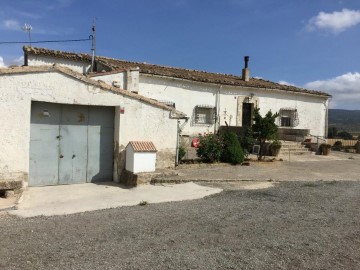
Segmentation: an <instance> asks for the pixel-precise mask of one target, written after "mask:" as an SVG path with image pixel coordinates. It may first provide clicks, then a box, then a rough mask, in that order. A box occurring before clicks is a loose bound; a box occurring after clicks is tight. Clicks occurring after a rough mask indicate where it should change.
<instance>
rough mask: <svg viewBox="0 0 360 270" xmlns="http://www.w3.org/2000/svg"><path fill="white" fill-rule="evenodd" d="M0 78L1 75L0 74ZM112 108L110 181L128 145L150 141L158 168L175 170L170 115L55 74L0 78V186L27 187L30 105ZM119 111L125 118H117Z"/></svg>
mask: <svg viewBox="0 0 360 270" xmlns="http://www.w3.org/2000/svg"><path fill="white" fill-rule="evenodd" d="M0 73H1V72H0ZM32 100H34V101H43V102H53V103H63V104H79V105H99V106H116V116H115V136H114V137H115V166H114V170H115V171H114V180H117V179H118V178H119V176H120V173H121V170H122V169H123V168H124V165H125V151H124V149H125V147H126V145H127V144H128V142H129V141H130V140H134V141H141V140H146V141H153V142H154V144H155V146H156V148H157V149H158V151H159V152H158V160H157V167H158V168H164V167H171V166H174V161H175V152H176V139H177V120H176V119H171V118H170V117H169V115H170V111H167V110H164V109H161V108H158V107H156V106H153V105H151V104H148V103H144V102H141V101H139V100H137V99H134V98H130V97H125V96H122V95H120V94H116V93H112V92H109V91H104V90H102V89H100V88H99V87H97V86H93V85H90V84H86V83H84V82H82V81H80V80H77V79H74V78H72V77H70V76H67V75H64V74H62V73H58V72H45V73H32V74H18V75H15V74H11V75H3V74H2V75H0V111H1V116H0V119H1V128H0V149H1V151H0V180H18V179H21V180H23V181H25V182H26V181H27V178H28V172H29V143H30V113H31V101H32ZM119 106H122V107H124V108H125V114H120V113H119Z"/></svg>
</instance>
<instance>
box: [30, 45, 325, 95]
mask: <svg viewBox="0 0 360 270" xmlns="http://www.w3.org/2000/svg"><path fill="white" fill-rule="evenodd" d="M23 49H24V52H25V53H27V52H28V53H34V54H35V55H36V54H40V55H50V56H51V55H52V54H53V55H52V56H53V57H60V58H61V57H63V58H66V57H68V58H69V59H72V60H76V61H89V59H91V57H90V55H89V54H77V53H69V52H63V51H55V50H50V49H45V48H34V47H29V46H24V47H23ZM62 54H63V55H62ZM85 56H86V57H85ZM84 58H86V59H84ZM96 61H98V62H99V63H101V64H102V65H104V67H106V68H108V69H109V70H108V71H111V70H114V69H120V68H123V69H128V68H131V67H136V66H139V67H141V68H140V72H141V73H143V74H149V75H154V76H163V77H171V78H178V79H184V80H190V81H195V82H201V83H210V84H221V85H228V86H238V87H249V88H257V89H265V90H279V91H285V92H293V93H299V94H307V95H313V96H323V97H327V98H329V97H331V95H329V94H328V93H325V92H323V91H317V90H308V89H305V88H302V87H299V86H290V85H284V84H280V83H276V82H272V81H270V80H264V79H262V78H261V79H260V78H253V77H252V78H250V80H249V81H244V80H242V77H241V76H238V75H234V74H226V73H215V72H209V71H201V70H195V69H186V68H179V67H170V66H162V65H156V64H150V63H146V62H133V61H127V60H121V59H116V58H111V57H105V56H97V57H96ZM105 71H106V70H105Z"/></svg>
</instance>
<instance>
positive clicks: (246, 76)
mask: <svg viewBox="0 0 360 270" xmlns="http://www.w3.org/2000/svg"><path fill="white" fill-rule="evenodd" d="M249 58H250V57H249V56H245V57H244V61H245V68H243V70H242V79H243V80H244V81H245V82H248V81H249V80H250V69H249V68H248V65H249Z"/></svg>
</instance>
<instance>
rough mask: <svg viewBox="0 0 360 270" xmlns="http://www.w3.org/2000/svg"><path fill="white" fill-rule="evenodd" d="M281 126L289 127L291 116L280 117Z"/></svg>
mask: <svg viewBox="0 0 360 270" xmlns="http://www.w3.org/2000/svg"><path fill="white" fill-rule="evenodd" d="M281 126H282V127H291V118H290V117H288V116H282V117H281Z"/></svg>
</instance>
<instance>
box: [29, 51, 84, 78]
mask: <svg viewBox="0 0 360 270" xmlns="http://www.w3.org/2000/svg"><path fill="white" fill-rule="evenodd" d="M55 63H56V64H59V65H62V66H64V67H67V68H70V69H72V70H74V71H76V72H78V73H81V74H85V73H87V72H89V71H90V68H91V65H90V64H89V63H87V62H82V61H73V60H66V59H61V58H55V57H47V56H42V55H40V56H37V55H29V56H28V66H52V65H53V64H55Z"/></svg>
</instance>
